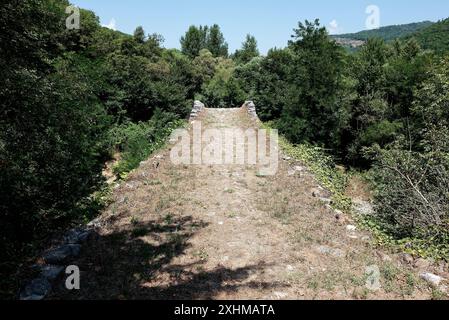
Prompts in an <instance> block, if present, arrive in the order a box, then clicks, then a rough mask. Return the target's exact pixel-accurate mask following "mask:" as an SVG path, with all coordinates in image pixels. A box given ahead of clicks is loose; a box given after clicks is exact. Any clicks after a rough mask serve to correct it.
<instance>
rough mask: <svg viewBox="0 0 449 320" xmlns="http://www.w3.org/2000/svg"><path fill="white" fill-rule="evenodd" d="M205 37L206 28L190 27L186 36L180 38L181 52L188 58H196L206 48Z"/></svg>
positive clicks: (206, 33)
mask: <svg viewBox="0 0 449 320" xmlns="http://www.w3.org/2000/svg"><path fill="white" fill-rule="evenodd" d="M207 35H208V27H207V26H205V27H203V26H200V27H196V26H190V27H189V30H188V31H187V32H186V34H185V35H184V36H183V37H181V48H182V52H183V53H184V54H185V55H187V56H189V57H190V58H195V57H197V56H198V55H199V53H200V51H201V49H204V48H206V47H207Z"/></svg>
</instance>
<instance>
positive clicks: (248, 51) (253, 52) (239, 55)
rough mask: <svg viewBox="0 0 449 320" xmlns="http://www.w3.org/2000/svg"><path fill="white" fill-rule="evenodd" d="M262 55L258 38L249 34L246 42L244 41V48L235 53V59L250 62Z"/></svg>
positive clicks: (240, 61) (239, 61)
mask: <svg viewBox="0 0 449 320" xmlns="http://www.w3.org/2000/svg"><path fill="white" fill-rule="evenodd" d="M259 55H260V53H259V49H258V48H257V40H256V38H255V37H254V36H252V35H250V34H248V35H247V36H246V40H245V42H243V43H242V48H241V49H240V50H237V51H236V52H235V54H234V59H235V60H236V61H237V62H238V63H248V62H250V61H251V59H253V58H255V57H258V56H259Z"/></svg>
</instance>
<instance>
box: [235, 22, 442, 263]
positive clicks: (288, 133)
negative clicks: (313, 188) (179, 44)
mask: <svg viewBox="0 0 449 320" xmlns="http://www.w3.org/2000/svg"><path fill="white" fill-rule="evenodd" d="M294 31H295V33H294V35H293V40H292V41H291V42H290V43H289V46H288V47H287V48H285V49H274V50H271V51H270V52H269V53H268V55H267V56H266V57H264V58H257V59H252V60H251V61H249V62H248V63H246V64H243V65H239V66H238V67H237V68H236V70H235V76H236V77H237V79H239V81H240V82H241V85H242V88H243V89H244V90H245V92H246V93H247V96H248V97H249V98H250V99H252V100H254V101H255V104H256V106H257V107H258V110H257V111H258V114H259V116H260V117H261V119H262V120H265V121H271V123H272V126H275V127H277V128H278V129H280V131H281V133H283V134H284V136H285V137H286V138H287V139H288V140H289V141H290V142H291V143H294V144H301V145H302V146H303V147H290V149H291V150H293V151H294V152H296V153H298V154H299V155H301V159H308V158H307V157H305V156H304V154H306V153H305V152H304V150H305V151H307V154H311V152H310V150H312V149H311V148H310V147H307V146H310V145H315V146H319V147H321V150H327V153H328V154H331V155H333V156H334V158H335V159H337V160H338V161H339V162H341V163H343V164H345V165H347V166H351V167H355V168H357V169H363V170H369V172H370V177H371V181H372V182H373V183H374V185H373V188H374V189H375V192H374V194H375V204H376V213H375V214H374V216H373V217H371V218H372V220H371V221H372V222H374V223H376V225H377V226H378V227H379V228H381V229H382V232H384V233H385V234H387V235H388V236H389V237H391V238H392V239H397V240H398V241H399V240H401V239H409V240H407V241H408V242H407V243H409V242H410V243H414V242H413V241H412V240H410V239H418V240H419V250H420V252H421V251H422V249H421V247H422V246H423V244H425V246H427V247H428V248H433V249H435V248H437V249H435V250H434V252H438V253H435V255H437V256H439V257H446V258H448V255H447V253H448V252H449V250H448V249H449V244H448V238H449V237H448V235H449V232H448V225H447V221H448V218H449V216H448V212H449V211H448V208H449V194H448V193H447V190H449V185H448V182H449V172H448V168H449V149H448V148H447V141H448V136H447V134H448V133H447V127H448V124H447V122H448V120H449V114H448V113H447V110H449V109H448V103H449V99H448V95H447V92H448V83H449V78H448V73H447V70H448V64H447V60H443V61H442V60H441V58H439V56H437V55H434V54H433V53H432V52H431V51H425V50H423V49H422V48H421V47H420V45H419V42H418V41H417V40H415V39H413V38H410V39H407V40H398V39H396V40H395V41H392V42H390V43H386V42H385V41H384V40H382V39H379V38H372V39H369V40H368V41H367V43H366V44H365V45H364V46H363V47H362V48H361V49H360V50H359V51H358V52H356V53H354V54H349V53H347V52H345V51H344V50H342V48H340V47H338V46H337V45H336V44H335V42H334V40H332V38H330V37H329V36H328V35H327V32H326V30H325V29H324V28H322V27H320V26H319V23H318V21H315V22H307V21H306V23H305V24H301V23H300V24H299V28H298V29H296V30H294ZM438 53H439V54H440V52H438ZM446 55H447V51H446ZM293 151H292V152H293ZM317 159H318V158H317ZM320 159H324V158H323V157H321V158H320ZM315 171H316V172H318V173H319V172H320V170H318V169H317V170H315ZM404 241H405V240H404ZM410 246H412V247H413V245H410V244H409V247H410Z"/></svg>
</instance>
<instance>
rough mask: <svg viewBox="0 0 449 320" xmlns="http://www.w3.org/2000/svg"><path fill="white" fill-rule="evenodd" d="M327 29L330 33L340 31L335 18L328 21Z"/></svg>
mask: <svg viewBox="0 0 449 320" xmlns="http://www.w3.org/2000/svg"><path fill="white" fill-rule="evenodd" d="M328 30H329V33H330V34H337V33H339V32H340V27H339V26H338V22H337V20H335V19H334V20H332V21H331V22H330V23H329V28H328Z"/></svg>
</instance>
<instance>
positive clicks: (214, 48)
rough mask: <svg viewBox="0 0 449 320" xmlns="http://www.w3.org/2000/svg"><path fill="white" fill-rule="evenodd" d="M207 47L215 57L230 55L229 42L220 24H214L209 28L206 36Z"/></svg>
mask: <svg viewBox="0 0 449 320" xmlns="http://www.w3.org/2000/svg"><path fill="white" fill-rule="evenodd" d="M206 48H207V49H208V50H209V51H210V52H211V53H212V54H213V55H214V56H215V57H227V56H228V44H227V43H226V41H225V38H224V35H223V33H222V32H221V30H220V26H219V25H217V24H214V25H213V26H212V27H210V28H209V30H208V33H207V37H206Z"/></svg>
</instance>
